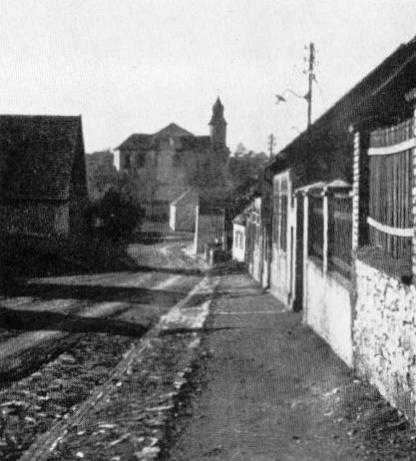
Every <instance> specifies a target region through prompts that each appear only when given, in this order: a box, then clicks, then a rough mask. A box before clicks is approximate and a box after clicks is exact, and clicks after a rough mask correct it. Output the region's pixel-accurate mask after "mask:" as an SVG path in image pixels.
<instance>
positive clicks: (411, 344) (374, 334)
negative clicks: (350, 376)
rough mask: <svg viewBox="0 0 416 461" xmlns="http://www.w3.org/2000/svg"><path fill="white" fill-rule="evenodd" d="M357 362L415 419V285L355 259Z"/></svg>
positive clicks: (369, 377)
mask: <svg viewBox="0 0 416 461" xmlns="http://www.w3.org/2000/svg"><path fill="white" fill-rule="evenodd" d="M356 276H357V285H356V288H357V302H356V316H355V321H354V331H353V338H354V361H355V365H356V368H357V370H358V372H359V373H360V374H362V375H363V376H365V377H366V378H367V379H369V380H370V382H371V383H372V384H374V385H375V386H376V387H377V388H378V389H379V391H380V392H381V394H382V395H383V396H384V397H385V398H386V399H387V400H389V402H390V403H391V404H392V405H393V406H395V407H396V408H398V409H399V410H401V411H402V412H403V413H404V414H406V415H407V416H408V417H409V418H410V419H411V420H413V421H414V420H415V405H416V288H415V286H413V285H411V286H407V285H404V284H402V283H400V282H399V281H398V280H396V279H395V278H393V277H390V276H388V275H387V274H384V273H383V272H380V271H378V270H376V269H374V268H372V267H370V266H368V265H367V264H364V263H363V262H361V261H358V260H357V261H356Z"/></svg>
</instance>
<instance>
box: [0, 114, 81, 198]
mask: <svg viewBox="0 0 416 461" xmlns="http://www.w3.org/2000/svg"><path fill="white" fill-rule="evenodd" d="M80 149H82V155H84V152H83V142H82V126H81V117H66V116H47V115H36V116H31V115H30V116H29V115H1V116H0V174H1V181H0V183H2V194H3V195H4V196H5V197H7V198H9V199H30V200H41V199H48V200H66V199H68V197H69V191H70V183H71V174H72V169H73V165H74V162H76V161H79V159H78V158H77V157H76V155H77V152H80Z"/></svg>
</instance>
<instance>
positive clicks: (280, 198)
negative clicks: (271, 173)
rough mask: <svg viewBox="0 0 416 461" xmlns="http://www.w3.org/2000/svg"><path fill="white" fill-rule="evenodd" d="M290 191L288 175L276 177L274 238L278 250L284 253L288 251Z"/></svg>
mask: <svg viewBox="0 0 416 461" xmlns="http://www.w3.org/2000/svg"><path fill="white" fill-rule="evenodd" d="M288 189H289V187H288V178H287V175H286V174H285V175H284V176H282V177H275V179H274V186H273V219H272V226H273V229H272V230H273V232H272V238H273V243H274V244H275V245H276V246H277V248H278V249H279V250H281V251H284V252H286V250H287V226H288V206H289V200H288V195H289V190H288Z"/></svg>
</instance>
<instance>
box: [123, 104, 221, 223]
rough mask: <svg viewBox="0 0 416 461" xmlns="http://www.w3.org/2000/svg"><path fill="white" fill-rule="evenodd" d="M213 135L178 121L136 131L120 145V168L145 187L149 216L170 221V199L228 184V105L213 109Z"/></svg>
mask: <svg viewBox="0 0 416 461" xmlns="http://www.w3.org/2000/svg"><path fill="white" fill-rule="evenodd" d="M209 127H210V134H209V136H195V135H194V134H192V133H191V132H189V131H187V130H185V129H183V128H181V127H180V126H178V125H177V124H175V123H171V124H170V125H168V126H167V127H165V128H163V129H162V130H160V131H158V132H157V133H154V134H132V135H131V136H129V137H128V138H127V139H126V140H125V141H124V142H123V143H122V144H121V145H120V146H118V148H117V149H116V150H117V151H118V152H119V156H120V171H121V172H122V173H125V174H128V175H130V176H131V177H132V178H133V179H134V181H135V183H136V184H137V186H138V187H139V189H140V194H139V195H141V197H143V203H144V205H145V207H146V210H147V215H148V216H149V217H152V216H153V217H155V218H157V217H159V219H163V220H166V221H167V220H168V216H169V211H170V203H171V202H173V201H174V200H176V199H177V198H178V197H180V196H181V195H183V194H184V193H185V192H186V191H187V190H188V189H189V188H191V187H192V188H194V189H210V188H218V187H222V186H223V185H224V171H225V167H226V164H227V160H228V156H229V151H228V148H227V146H226V127H227V123H226V121H225V118H224V106H223V104H222V103H221V101H220V99H219V98H218V99H217V101H216V102H215V104H214V106H213V109H212V117H211V120H210V122H209Z"/></svg>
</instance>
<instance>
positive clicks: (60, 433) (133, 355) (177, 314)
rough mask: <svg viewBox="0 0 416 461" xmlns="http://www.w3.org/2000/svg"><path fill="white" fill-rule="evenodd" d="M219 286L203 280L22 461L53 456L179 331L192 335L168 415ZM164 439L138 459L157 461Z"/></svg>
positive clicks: (163, 410) (151, 443) (171, 394)
mask: <svg viewBox="0 0 416 461" xmlns="http://www.w3.org/2000/svg"><path fill="white" fill-rule="evenodd" d="M217 284H218V277H210V276H209V275H205V277H204V278H203V280H202V281H201V282H200V283H199V284H198V285H196V286H195V287H194V288H193V289H192V290H191V291H190V292H189V293H188V294H187V296H186V297H185V298H184V299H182V300H181V301H180V302H179V303H177V304H176V305H175V306H174V307H173V308H172V309H171V310H170V311H169V312H168V313H167V314H165V315H164V316H162V317H161V318H160V320H159V322H158V323H157V324H156V325H155V326H154V327H153V328H152V329H151V330H149V331H148V332H147V333H146V334H145V335H144V336H143V338H142V339H141V341H140V344H139V345H136V346H134V347H132V348H131V349H130V350H129V351H128V352H127V353H126V354H125V355H124V357H123V359H122V360H121V361H120V362H119V363H118V365H117V366H116V367H115V369H114V370H113V372H112V373H111V375H110V377H109V378H108V380H107V381H106V382H105V383H103V384H102V385H101V386H99V387H97V388H96V389H95V390H94V392H93V393H92V395H91V396H90V397H89V398H88V399H87V400H86V401H84V402H83V403H82V404H81V405H80V407H79V408H78V409H77V410H76V411H75V413H73V414H72V415H71V416H68V417H66V418H65V419H64V420H62V421H59V422H58V423H56V424H55V425H54V426H52V428H51V429H50V430H49V431H48V432H46V433H45V434H44V435H42V436H40V437H39V438H38V439H37V441H36V442H35V443H34V444H33V445H32V446H31V447H29V449H28V450H26V451H25V452H24V453H23V455H22V456H21V458H20V460H21V461H41V460H46V459H48V458H49V457H50V456H52V455H53V453H54V452H55V450H56V449H57V448H58V447H59V445H60V444H61V443H63V442H64V441H65V438H66V436H67V434H68V432H69V428H70V427H72V426H77V425H80V424H81V423H82V422H83V421H84V420H85V419H86V417H87V416H88V414H89V412H91V411H92V410H93V408H94V407H95V406H96V405H97V404H102V402H103V401H104V400H106V401H107V400H109V399H110V395H111V394H112V393H113V391H114V389H115V387H116V386H119V385H122V384H121V383H122V382H123V380H126V379H127V377H128V376H129V375H131V373H132V367H133V366H134V364H135V363H137V362H140V361H141V358H142V356H144V355H145V354H146V351H150V350H152V349H153V350H155V349H157V347H158V344H157V343H158V341H160V337H161V336H162V335H161V334H163V333H166V332H169V331H172V332H175V330H179V331H188V332H192V334H191V335H190V337H189V340H188V341H187V345H186V350H185V352H184V354H185V357H184V360H183V362H181V366H182V369H181V370H179V371H177V373H176V375H177V376H176V378H175V381H174V383H173V389H172V390H171V392H169V398H168V399H167V400H166V401H165V403H164V405H163V407H160V408H161V411H160V412H159V413H166V414H167V412H168V411H170V410H171V408H172V407H173V405H174V399H175V398H176V396H177V395H178V394H179V392H180V389H181V387H182V386H183V384H185V382H186V379H185V378H184V376H185V375H186V374H187V373H188V372H189V370H190V365H191V364H192V361H193V359H194V355H195V350H196V348H197V346H198V345H199V342H200V338H199V335H198V331H200V330H201V329H202V328H203V325H204V323H205V321H206V318H207V316H208V314H209V307H210V304H211V301H212V296H211V294H212V292H213V290H214V289H215V287H216V285H217ZM201 296H202V299H204V297H207V299H204V302H202V303H201V302H199V303H197V304H196V305H192V302H191V301H192V299H193V298H197V299H198V298H199V297H201ZM143 411H144V409H143ZM162 419H166V418H162ZM162 435H163V434H162ZM161 438H162V437H159V438H158V437H153V438H152V439H151V440H150V441H149V443H147V444H146V445H145V446H142V447H141V451H139V452H136V453H135V456H136V457H137V459H154V458H155V457H156V456H158V453H159V451H160V449H159V447H158V445H159V443H160V441H161ZM116 442H118V440H116ZM79 457H80V458H82V457H83V456H81V455H80V456H79Z"/></svg>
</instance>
